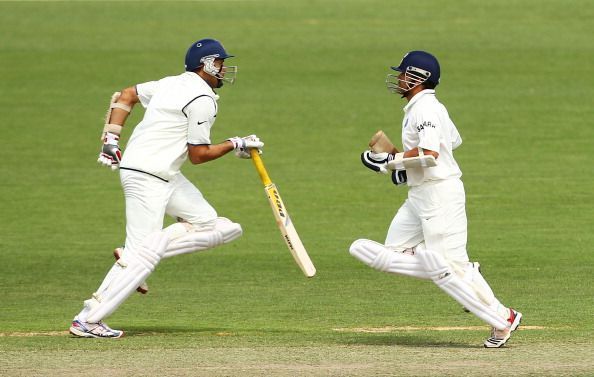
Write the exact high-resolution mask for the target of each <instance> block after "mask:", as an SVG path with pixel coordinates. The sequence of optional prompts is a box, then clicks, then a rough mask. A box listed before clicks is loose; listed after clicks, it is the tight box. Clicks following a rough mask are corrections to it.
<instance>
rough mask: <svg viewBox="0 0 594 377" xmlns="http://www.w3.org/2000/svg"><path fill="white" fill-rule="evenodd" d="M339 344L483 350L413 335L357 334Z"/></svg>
mask: <svg viewBox="0 0 594 377" xmlns="http://www.w3.org/2000/svg"><path fill="white" fill-rule="evenodd" d="M338 343H341V344H344V345H350V346H353V345H362V346H407V347H419V348H427V347H442V348H482V344H476V345H475V344H468V343H461V342H456V341H451V340H440V339H435V338H430V337H423V336H412V335H396V334H390V335H377V334H357V335H354V336H353V335H352V334H351V335H349V336H348V337H345V338H344V339H338Z"/></svg>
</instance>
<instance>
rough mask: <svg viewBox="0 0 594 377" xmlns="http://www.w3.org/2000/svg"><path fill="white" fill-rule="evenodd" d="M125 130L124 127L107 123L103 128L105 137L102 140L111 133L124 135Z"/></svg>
mask: <svg viewBox="0 0 594 377" xmlns="http://www.w3.org/2000/svg"><path fill="white" fill-rule="evenodd" d="M123 128H124V126H120V125H119V124H111V123H107V124H106V125H105V126H104V127H103V136H102V139H104V138H105V134H106V133H108V132H111V133H112V134H116V135H120V134H121V133H122V129H123Z"/></svg>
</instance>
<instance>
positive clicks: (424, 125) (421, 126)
mask: <svg viewBox="0 0 594 377" xmlns="http://www.w3.org/2000/svg"><path fill="white" fill-rule="evenodd" d="M425 128H435V124H433V123H431V122H428V121H424V122H423V123H422V124H419V125H418V126H417V132H421V131H422V130H424V129H425Z"/></svg>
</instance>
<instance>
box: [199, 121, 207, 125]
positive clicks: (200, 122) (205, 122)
mask: <svg viewBox="0 0 594 377" xmlns="http://www.w3.org/2000/svg"><path fill="white" fill-rule="evenodd" d="M197 123H198V125H201V124H204V123H206V121H204V122H197Z"/></svg>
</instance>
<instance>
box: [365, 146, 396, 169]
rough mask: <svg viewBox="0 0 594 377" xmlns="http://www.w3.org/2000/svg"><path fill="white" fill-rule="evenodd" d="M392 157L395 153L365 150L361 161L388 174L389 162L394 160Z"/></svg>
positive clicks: (370, 167) (369, 167)
mask: <svg viewBox="0 0 594 377" xmlns="http://www.w3.org/2000/svg"><path fill="white" fill-rule="evenodd" d="M392 159H394V155H393V154H392V153H387V152H382V153H375V152H372V151H365V152H363V153H361V162H362V163H363V165H365V167H366V168H368V169H371V170H373V171H374V172H376V173H379V174H388V162H390V161H392Z"/></svg>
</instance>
